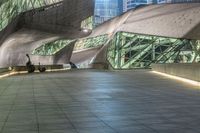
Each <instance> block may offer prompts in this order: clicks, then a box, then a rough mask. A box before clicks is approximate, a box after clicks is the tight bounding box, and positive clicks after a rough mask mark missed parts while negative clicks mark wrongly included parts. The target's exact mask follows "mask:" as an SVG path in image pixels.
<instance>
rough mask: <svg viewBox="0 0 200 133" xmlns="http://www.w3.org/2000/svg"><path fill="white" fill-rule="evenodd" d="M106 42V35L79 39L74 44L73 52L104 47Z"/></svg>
mask: <svg viewBox="0 0 200 133" xmlns="http://www.w3.org/2000/svg"><path fill="white" fill-rule="evenodd" d="M107 41H108V35H101V36H97V37H90V38H85V39H79V40H78V41H77V42H76V44H75V47H74V50H82V49H87V48H92V47H97V46H101V45H104V44H105V43H106V42H107Z"/></svg>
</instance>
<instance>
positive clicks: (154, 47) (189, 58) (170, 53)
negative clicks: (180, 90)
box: [107, 32, 200, 69]
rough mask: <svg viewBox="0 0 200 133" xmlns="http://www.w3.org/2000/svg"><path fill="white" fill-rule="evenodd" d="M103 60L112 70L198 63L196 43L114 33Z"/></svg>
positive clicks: (199, 43)
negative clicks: (160, 64)
mask: <svg viewBox="0 0 200 133" xmlns="http://www.w3.org/2000/svg"><path fill="white" fill-rule="evenodd" d="M107 59H108V61H109V62H110V64H111V65H112V67H113V68H115V69H131V68H149V67H151V64H152V63H188V62H190V63H191V62H199V61H200V41H198V40H187V39H175V38H165V37H157V36H148V35H138V34H131V33H125V32H118V33H117V34H116V35H115V36H114V38H113V39H112V40H111V41H110V42H109V47H108V53H107Z"/></svg>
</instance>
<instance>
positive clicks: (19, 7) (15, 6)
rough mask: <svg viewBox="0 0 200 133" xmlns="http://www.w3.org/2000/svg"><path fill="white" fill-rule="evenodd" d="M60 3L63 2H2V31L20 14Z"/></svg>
mask: <svg viewBox="0 0 200 133" xmlns="http://www.w3.org/2000/svg"><path fill="white" fill-rule="evenodd" d="M60 1H62V0H0V31H1V30H3V29H4V28H5V27H6V26H7V25H8V24H9V23H10V22H11V21H12V20H13V19H14V18H15V17H16V16H17V15H19V14H20V13H22V12H25V11H27V10H31V9H35V8H38V7H43V6H47V5H50V4H54V3H57V2H60Z"/></svg>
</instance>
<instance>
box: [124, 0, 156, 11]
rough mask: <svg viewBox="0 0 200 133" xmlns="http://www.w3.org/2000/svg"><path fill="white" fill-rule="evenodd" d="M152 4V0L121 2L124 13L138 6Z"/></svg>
mask: <svg viewBox="0 0 200 133" xmlns="http://www.w3.org/2000/svg"><path fill="white" fill-rule="evenodd" d="M153 2H154V1H152V0H123V11H124V12H126V11H128V10H130V9H133V8H136V7H138V6H140V5H146V4H152V3H153Z"/></svg>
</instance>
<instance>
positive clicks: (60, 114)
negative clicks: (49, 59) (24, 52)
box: [0, 70, 200, 133]
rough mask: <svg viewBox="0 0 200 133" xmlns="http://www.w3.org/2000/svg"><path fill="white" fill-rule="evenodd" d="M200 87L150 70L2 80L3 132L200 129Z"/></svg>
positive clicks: (193, 132)
mask: <svg viewBox="0 0 200 133" xmlns="http://www.w3.org/2000/svg"><path fill="white" fill-rule="evenodd" d="M199 132H200V88H198V87H194V86H191V85H189V84H187V83H183V82H180V81H175V80H172V79H169V78H166V77H162V76H160V75H156V74H154V73H151V72H150V71H144V70H136V71H115V72H111V71H97V70H80V71H69V72H57V73H45V74H38V73H37V74H31V75H17V76H12V77H8V78H4V79H0V133H199Z"/></svg>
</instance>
